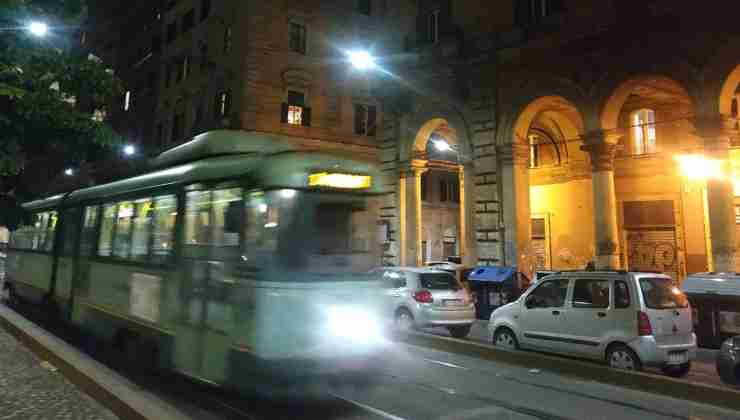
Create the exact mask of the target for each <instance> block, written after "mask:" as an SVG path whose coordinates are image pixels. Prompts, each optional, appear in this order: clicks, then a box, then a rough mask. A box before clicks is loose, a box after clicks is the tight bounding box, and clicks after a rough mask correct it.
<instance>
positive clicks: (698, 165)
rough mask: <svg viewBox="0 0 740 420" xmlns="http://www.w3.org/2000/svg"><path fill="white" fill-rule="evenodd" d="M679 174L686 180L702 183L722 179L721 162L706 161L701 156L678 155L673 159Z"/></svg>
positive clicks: (714, 160)
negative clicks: (676, 163) (679, 170)
mask: <svg viewBox="0 0 740 420" xmlns="http://www.w3.org/2000/svg"><path fill="white" fill-rule="evenodd" d="M675 159H676V161H677V162H678V165H679V168H680V169H681V173H682V174H683V175H685V176H686V177H687V178H688V179H690V180H694V181H704V180H707V179H723V178H725V176H724V175H723V174H722V162H721V161H719V160H716V159H707V158H705V157H704V156H702V155H679V156H676V157H675Z"/></svg>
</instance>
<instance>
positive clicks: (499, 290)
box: [468, 265, 529, 319]
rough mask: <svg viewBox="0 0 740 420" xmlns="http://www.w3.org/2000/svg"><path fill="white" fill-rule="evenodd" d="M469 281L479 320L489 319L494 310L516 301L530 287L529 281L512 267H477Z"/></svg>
mask: <svg viewBox="0 0 740 420" xmlns="http://www.w3.org/2000/svg"><path fill="white" fill-rule="evenodd" d="M468 281H469V282H470V289H471V292H472V294H473V296H474V297H475V315H476V317H477V318H478V319H489V318H490V317H491V312H493V310H494V309H496V308H498V307H499V306H503V305H506V304H507V303H509V302H513V301H514V300H516V299H517V298H518V297H519V295H521V294H522V291H524V290H525V289H526V287H527V286H528V285H529V279H528V278H527V277H526V276H525V275H524V274H523V273H520V272H519V271H518V270H517V268H516V267H512V266H495V265H494V266H480V267H476V268H474V269H473V271H471V272H470V275H469V276H468Z"/></svg>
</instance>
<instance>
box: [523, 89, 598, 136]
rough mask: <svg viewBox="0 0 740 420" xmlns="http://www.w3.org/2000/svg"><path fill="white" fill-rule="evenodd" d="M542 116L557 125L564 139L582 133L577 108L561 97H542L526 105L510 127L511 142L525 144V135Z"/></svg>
mask: <svg viewBox="0 0 740 420" xmlns="http://www.w3.org/2000/svg"><path fill="white" fill-rule="evenodd" d="M540 115H544V116H546V117H547V118H548V119H549V120H551V121H552V122H553V123H555V124H557V125H558V126H559V128H560V130H562V131H563V135H564V136H566V138H575V136H578V135H580V134H581V133H583V130H584V121H583V117H582V116H581V113H580V111H578V108H576V106H575V105H574V104H573V103H572V102H570V101H569V100H567V99H565V98H563V97H562V96H543V97H540V98H537V99H535V100H533V101H532V102H530V103H529V104H527V105H526V106H525V107H524V108H523V109H522V110H521V111H520V112H519V114H518V116H517V118H516V120H514V123H513V125H512V126H511V127H510V129H509V130H510V131H509V132H510V133H511V136H509V139H511V141H512V142H513V141H516V142H519V143H520V144H528V143H527V134H528V132H529V129H530V127H532V124H533V123H534V122H535V120H536V119H537V117H538V116H540Z"/></svg>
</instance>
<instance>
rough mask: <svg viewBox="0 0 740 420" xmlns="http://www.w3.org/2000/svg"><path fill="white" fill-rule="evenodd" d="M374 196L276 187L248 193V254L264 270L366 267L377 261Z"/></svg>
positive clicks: (358, 270) (361, 270)
mask: <svg viewBox="0 0 740 420" xmlns="http://www.w3.org/2000/svg"><path fill="white" fill-rule="evenodd" d="M377 214H378V205H377V199H376V198H373V197H370V196H367V195H360V194H345V193H329V192H311V191H297V190H276V191H267V192H257V193H250V194H247V199H246V220H245V224H244V225H245V251H246V256H245V257H246V258H248V259H250V260H252V261H254V263H255V264H256V265H257V266H260V267H261V268H264V269H268V270H279V271H293V272H295V271H300V272H305V273H315V274H321V275H330V274H347V273H358V274H359V273H367V272H368V270H369V269H371V268H373V267H375V266H378V265H379V263H380V243H379V239H378V238H377V229H378V228H377V226H378V225H377V223H376V221H377Z"/></svg>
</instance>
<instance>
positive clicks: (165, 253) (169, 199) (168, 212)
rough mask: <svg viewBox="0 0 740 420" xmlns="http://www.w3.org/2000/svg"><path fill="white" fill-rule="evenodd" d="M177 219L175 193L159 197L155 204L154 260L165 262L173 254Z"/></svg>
mask: <svg viewBox="0 0 740 420" xmlns="http://www.w3.org/2000/svg"><path fill="white" fill-rule="evenodd" d="M176 219H177V199H176V198H175V196H174V195H165V196H162V197H157V199H156V201H155V204H154V229H153V232H152V253H151V255H152V261H154V262H158V263H161V262H164V261H165V260H166V259H167V258H168V257H169V256H170V255H171V254H172V234H173V232H174V231H175V220H176Z"/></svg>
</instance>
